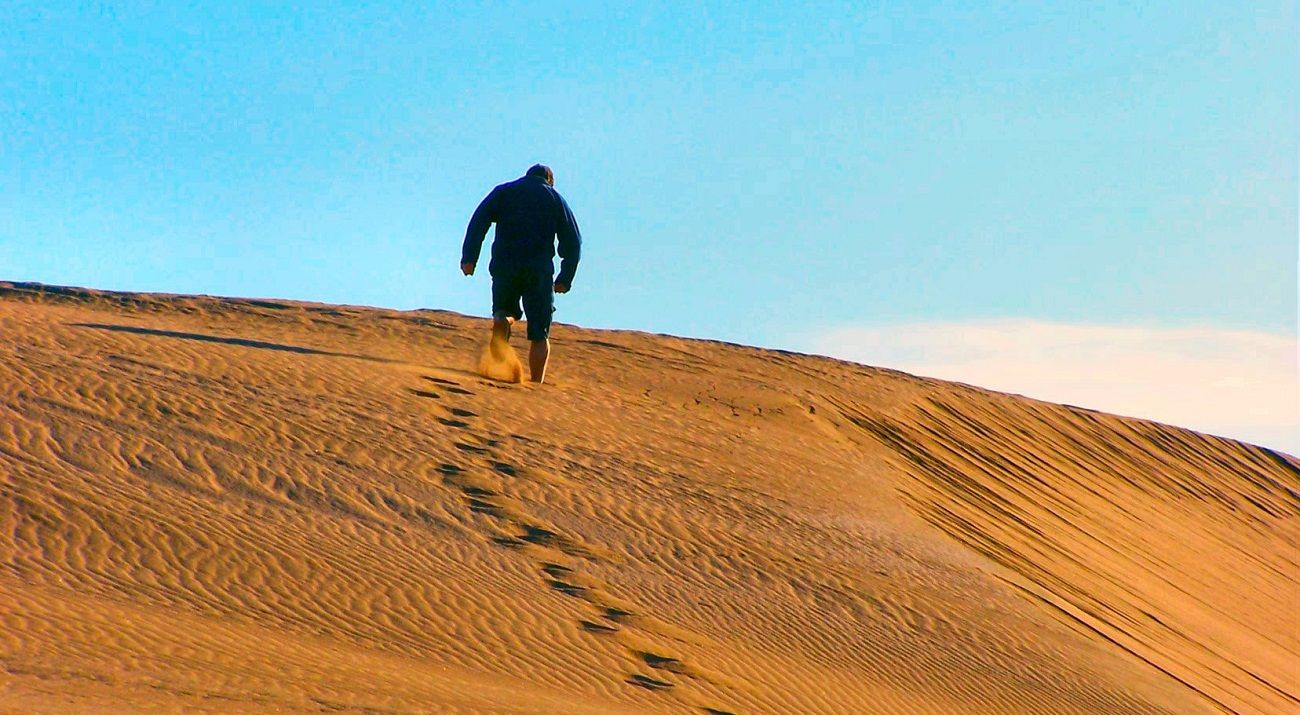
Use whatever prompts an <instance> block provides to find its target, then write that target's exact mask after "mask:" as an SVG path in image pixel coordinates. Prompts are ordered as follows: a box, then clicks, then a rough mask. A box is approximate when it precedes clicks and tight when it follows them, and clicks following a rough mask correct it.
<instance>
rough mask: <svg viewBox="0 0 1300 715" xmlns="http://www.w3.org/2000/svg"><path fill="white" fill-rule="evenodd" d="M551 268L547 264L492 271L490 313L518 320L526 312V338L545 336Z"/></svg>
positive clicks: (551, 299)
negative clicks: (521, 306) (521, 308)
mask: <svg viewBox="0 0 1300 715" xmlns="http://www.w3.org/2000/svg"><path fill="white" fill-rule="evenodd" d="M554 270H555V269H554V268H553V267H551V266H549V265H547V266H538V267H520V268H503V269H497V270H496V271H495V272H494V273H493V274H492V317H493V318H505V317H509V318H514V319H515V320H518V319H520V318H522V317H524V316H525V315H527V316H528V339H529V340H545V339H546V338H547V336H548V335H550V333H551V315H552V314H553V313H554V312H555V283H554V272H553V271H554ZM521 302H522V303H523V310H520V303H521Z"/></svg>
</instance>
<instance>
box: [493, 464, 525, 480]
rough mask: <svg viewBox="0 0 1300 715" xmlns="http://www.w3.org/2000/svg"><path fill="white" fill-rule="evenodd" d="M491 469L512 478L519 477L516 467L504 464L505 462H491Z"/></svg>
mask: <svg viewBox="0 0 1300 715" xmlns="http://www.w3.org/2000/svg"><path fill="white" fill-rule="evenodd" d="M492 468H493V469H495V470H497V471H498V472H501V473H502V474H505V475H507V476H511V477H514V476H518V475H519V468H518V467H516V466H514V465H512V464H506V463H505V462H493V463H492Z"/></svg>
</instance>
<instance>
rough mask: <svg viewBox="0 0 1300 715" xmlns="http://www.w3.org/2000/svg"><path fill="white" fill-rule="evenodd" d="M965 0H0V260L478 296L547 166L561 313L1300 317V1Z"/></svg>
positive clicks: (287, 285)
mask: <svg viewBox="0 0 1300 715" xmlns="http://www.w3.org/2000/svg"><path fill="white" fill-rule="evenodd" d="M976 5H977V4H975V3H940V2H916V3H888V4H884V3H882V4H874V5H873V4H870V3H863V2H851V3H758V2H751V3H713V4H706V5H697V4H693V3H692V4H686V3H537V2H517V3H516V2H494V3H481V4H471V3H414V2H413V3H398V2H390V3H380V2H371V3H330V2H315V3H310V4H304V5H301V6H296V7H295V6H293V5H288V4H276V3H246V2H221V3H216V2H212V3H184V4H182V3H174V2H151V3H146V2H121V3H114V2H85V3H60V2H30V3H29V2H22V1H19V2H7V3H4V4H3V5H0V279H10V280H37V281H43V282H49V283H62V284H76V285H87V286H93V287H99V288H108V289H125V290H151V291H168V292H181V293H213V294H224V295H248V296H277V297H287V298H300V299H310V300H321V301H329V302H347V303H362V304H373V305H383V306H390V307H397V308H414V307H436V308H446V309H452V310H457V311H461V312H467V313H474V314H484V313H485V312H487V303H488V286H487V281H486V278H485V277H484V276H482V275H479V276H478V277H476V278H474V279H472V280H467V279H464V278H462V277H461V276H460V275H459V272H458V271H457V267H456V261H457V257H458V251H459V244H460V240H461V237H462V236H463V232H464V225H465V222H466V220H467V219H468V217H469V214H470V212H471V211H472V210H473V208H474V206H475V205H476V203H477V202H478V201H479V200H480V199H481V198H482V196H483V195H484V194H485V193H486V192H487V191H488V190H489V189H490V188H491V187H492V186H493V185H495V184H497V183H500V182H502V181H506V180H509V179H512V178H514V177H516V176H518V175H520V174H521V173H522V172H523V170H524V169H525V168H526V167H527V166H528V165H530V164H532V163H534V162H537V161H543V162H546V163H549V164H551V165H552V166H553V167H554V168H555V170H556V174H557V188H559V189H560V190H561V192H563V193H564V194H565V196H566V197H567V198H568V199H569V202H570V204H571V205H572V206H573V208H574V211H575V213H576V214H577V217H578V220H579V222H580V224H581V226H582V229H583V233H584V236H585V239H586V246H585V257H584V261H583V264H582V267H581V268H580V270H579V274H578V278H577V281H576V282H575V286H574V292H573V293H572V294H570V295H568V296H565V297H563V298H562V299H561V303H560V313H559V314H558V316H557V317H558V318H559V319H560V320H562V321H566V322H574V323H578V324H581V325H585V326H592V327H611V328H629V329H642V330H653V331H661V332H671V333H675V334H681V335H688V336H696V337H710V338H721V339H727V340H734V341H739V342H744V343H749V344H757V345H769V346H781V347H793V348H802V349H819V350H822V351H824V352H833V353H838V354H845V353H846V350H837V349H836V348H835V346H834V345H831V346H829V347H827V343H826V342H825V340H823V338H824V336H825V335H826V334H829V333H831V332H834V331H839V330H842V329H844V328H846V327H855V326H858V327H861V326H867V327H873V328H875V327H879V326H907V325H913V324H922V323H924V324H932V323H942V324H962V323H964V322H977V323H978V322H980V321H989V320H1004V319H1027V320H1035V321H1045V322H1048V323H1059V324H1071V325H1074V324H1083V325H1102V326H1139V327H1143V328H1146V329H1150V330H1153V331H1159V330H1166V329H1178V328H1184V327H1188V326H1197V327H1206V326H1208V327H1211V328H1221V329H1224V330H1248V331H1256V332H1260V333H1264V334H1268V335H1274V336H1277V335H1281V336H1291V337H1292V338H1293V337H1294V331H1295V326H1296V304H1297V284H1296V269H1297V228H1296V221H1297V194H1298V191H1297V171H1296V167H1297V156H1298V154H1297V138H1296V137H1297V91H1296V87H1297V86H1300V81H1298V79H1300V78H1298V77H1297V59H1296V58H1297V56H1298V55H1297V53H1298V47H1297V37H1298V36H1300V31H1298V30H1300V28H1297V21H1296V7H1295V3H1294V2H1276V3H1275V2H1259V3H1196V2H1168V3H1151V4H1139V6H1137V7H1134V6H1133V4H1131V3H1103V4H1096V5H1093V4H1086V5H1085V4H1083V3H1079V4H1066V3H1044V4H1041V5H1038V6H1031V5H1030V4H1027V3H988V4H984V5H982V6H980V7H978V8H976V7H975V6H976ZM1064 5H1074V7H1071V8H1063V7H1058V6H1064ZM888 357H889V356H888V355H885V356H884V358H883V359H888Z"/></svg>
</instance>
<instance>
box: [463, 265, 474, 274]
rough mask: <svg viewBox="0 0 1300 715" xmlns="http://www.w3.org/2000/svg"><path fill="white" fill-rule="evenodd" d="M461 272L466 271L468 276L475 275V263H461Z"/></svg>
mask: <svg viewBox="0 0 1300 715" xmlns="http://www.w3.org/2000/svg"><path fill="white" fill-rule="evenodd" d="M460 272H461V273H464V274H465V275H467V276H472V275H474V264H473V263H462V264H460Z"/></svg>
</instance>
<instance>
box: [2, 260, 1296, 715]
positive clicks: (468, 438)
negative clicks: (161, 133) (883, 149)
mask: <svg viewBox="0 0 1300 715" xmlns="http://www.w3.org/2000/svg"><path fill="white" fill-rule="evenodd" d="M487 329H488V323H487V321H484V320H481V319H474V318H468V317H465V316H460V315H456V314H452V313H447V312H440V311H425V310H421V311H409V312H399V311H389V310H380V309H372V308H360V307H353V306H333V305H319V304H308V303H295V302H289V301H277V300H247V299H222V298H211V297H198V296H163V295H144V294H125V293H109V292H103V291H93V290H85V289H75V288H58V287H51V286H40V285H35V284H12V283H0V330H3V333H4V335H5V336H6V338H7V339H6V340H5V341H3V343H0V712H24V713H26V712H49V713H64V712H104V711H126V712H138V711H158V710H177V711H186V712H250V713H257V712H311V711H321V710H342V711H374V712H394V713H405V712H412V713H414V712H449V713H706V714H708V713H711V714H712V715H721V714H725V713H733V714H736V715H740V714H742V713H743V714H746V715H748V714H751V713H866V712H871V713H900V714H901V713H934V714H936V715H938V714H941V713H942V714H949V713H996V714H1008V715H1009V714H1011V713H1077V714H1079V715H1084V714H1089V715H1091V714H1095V713H1152V714H1155V713H1169V714H1171V715H1174V714H1176V715H1184V714H1191V713H1222V712H1231V713H1267V714H1274V713H1276V714H1282V713H1291V712H1296V710H1297V706H1298V705H1300V700H1297V694H1298V693H1300V684H1298V683H1297V675H1296V670H1297V669H1296V663H1297V662H1300V660H1298V658H1300V644H1298V643H1297V627H1298V626H1300V621H1298V620H1297V615H1296V612H1295V610H1296V609H1295V608H1294V605H1295V604H1296V603H1297V602H1298V601H1300V591H1298V590H1297V586H1296V577H1297V575H1300V569H1298V568H1297V561H1298V558H1297V553H1296V548H1295V544H1296V539H1297V536H1300V533H1298V524H1300V518H1298V517H1300V462H1297V460H1296V459H1295V458H1294V457H1291V456H1288V455H1284V454H1280V453H1277V452H1273V451H1270V450H1267V449H1263V448H1259V447H1255V446H1252V445H1247V444H1242V443H1238V442H1233V441H1230V440H1224V439H1219V438H1214V437H1208V436H1205V435H1200V434H1197V433H1194V432H1190V431H1187V430H1182V429H1178V428H1175V427H1170V426H1166V425H1158V424H1154V423H1150V422H1144V421H1141V420H1133V419H1125V418H1119V417H1114V416H1111V415H1105V414H1101V413H1096V412H1090V411H1087V410H1080V409H1077V408H1071V407H1066V406H1060V405H1053V404H1048V403H1043V402H1036V401H1032V400H1027V399H1023V398H1018V397H1014V396H1010V395H1004V394H999V393H993V392H988V391H984V390H979V389H976V388H971V387H967V386H962V385H955V384H951V383H944V382H941V381H937V380H927V379H921V378H916V377H912V376H909V375H905V374H902V373H897V372H892V371H888V370H880V369H875V368H869V367H864V366H860V365H854V364H850V363H844V362H839V361H835V360H830V359H826V358H817V357H811V356H803V355H794V354H788V353H781V352H774V351H768V350H759V349H753V348H744V347H739V346H734V345H727V344H722V343H714V342H706V341H690V340H682V339H677V338H671V337H665V336H655V335H645V334H638V333H626V332H616V331H592V330H581V329H577V328H573V327H569V326H557V328H556V330H555V334H554V336H553V343H554V358H553V364H552V366H551V370H552V372H553V374H554V375H555V377H556V378H557V379H556V385H555V386H553V387H552V388H550V389H547V390H527V389H520V388H518V387H517V386H516V385H513V384H510V382H511V381H510V380H506V381H498V380H499V378H498V379H497V380H487V379H483V378H482V377H481V376H480V375H479V374H476V373H475V372H472V371H470V370H464V369H461V367H460V366H462V365H465V364H466V363H467V362H468V361H471V360H473V357H474V356H475V355H476V354H477V353H478V352H479V350H480V348H481V339H482V336H483V335H484V334H485V333H486V331H487ZM515 365H516V366H519V365H518V360H517V358H516V360H515ZM480 369H481V368H480ZM494 369H495V368H494ZM519 369H520V374H522V366H519ZM508 377H509V375H508Z"/></svg>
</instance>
